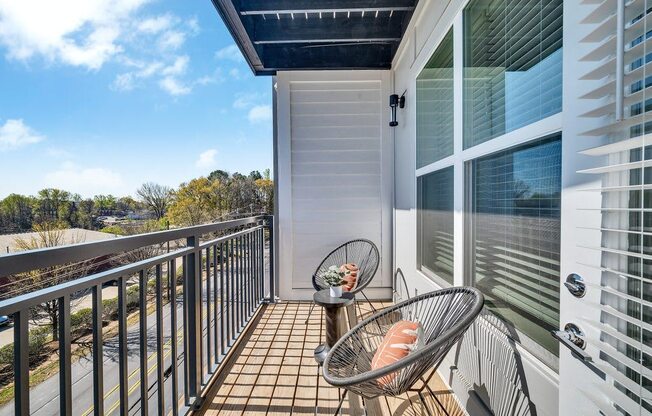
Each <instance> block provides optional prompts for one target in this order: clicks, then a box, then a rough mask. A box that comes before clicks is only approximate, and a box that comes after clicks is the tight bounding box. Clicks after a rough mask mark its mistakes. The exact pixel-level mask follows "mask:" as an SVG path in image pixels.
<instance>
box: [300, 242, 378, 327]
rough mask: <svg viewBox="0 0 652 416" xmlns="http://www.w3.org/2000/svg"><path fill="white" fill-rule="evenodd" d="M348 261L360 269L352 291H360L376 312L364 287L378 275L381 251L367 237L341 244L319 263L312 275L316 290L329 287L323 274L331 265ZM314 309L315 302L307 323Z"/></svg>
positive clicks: (338, 264)
mask: <svg viewBox="0 0 652 416" xmlns="http://www.w3.org/2000/svg"><path fill="white" fill-rule="evenodd" d="M346 263H355V264H356V265H357V266H358V268H359V270H358V280H357V285H356V287H355V288H354V289H353V290H352V291H351V293H353V294H354V295H355V294H358V293H360V294H361V295H362V296H364V298H365V299H366V300H367V302H369V305H370V306H371V309H372V310H373V312H374V313H375V312H376V309H375V308H374V307H373V305H372V304H371V301H369V298H367V296H366V295H365V294H364V292H363V290H364V288H366V287H367V285H369V283H371V280H372V279H373V277H374V276H375V275H376V271H378V266H379V265H380V252H379V251H378V247H376V245H375V244H374V243H373V242H371V241H369V240H365V239H357V240H352V241H349V242H346V243H344V244H342V245H341V246H339V247H337V248H336V249H335V250H333V251H331V252H330V253H329V254H328V255H327V256H326V257H325V258H324V260H322V262H321V263H320V264H319V266H318V267H317V269H316V270H315V273H313V275H312V286H313V287H314V288H315V290H317V291H319V290H323V289H328V285H327V284H326V282H324V280H323V279H322V278H321V276H322V275H323V274H324V273H325V272H326V271H327V270H328V268H329V267H330V266H338V267H339V266H341V265H343V264H346ZM313 309H315V303H314V302H313V304H312V305H311V306H310V311H309V312H308V318H306V324H308V320H309V319H310V315H311V314H312V311H313Z"/></svg>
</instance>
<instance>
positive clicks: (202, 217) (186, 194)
mask: <svg viewBox="0 0 652 416" xmlns="http://www.w3.org/2000/svg"><path fill="white" fill-rule="evenodd" d="M218 185H219V184H217V183H215V182H213V181H211V180H209V179H208V178H203V177H202V178H198V179H193V180H191V181H190V182H188V183H183V184H181V186H179V190H177V191H176V192H175V193H174V199H173V202H172V204H171V205H170V210H169V212H168V217H169V218H170V222H172V223H173V224H176V225H183V226H189V225H198V224H203V223H206V222H208V221H210V220H213V219H215V218H216V216H217V215H219V213H218V211H219V208H218V205H219V203H218V202H219V201H218V200H217V197H216V192H215V187H216V186H218Z"/></svg>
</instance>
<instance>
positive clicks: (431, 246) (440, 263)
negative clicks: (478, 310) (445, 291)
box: [417, 166, 453, 285]
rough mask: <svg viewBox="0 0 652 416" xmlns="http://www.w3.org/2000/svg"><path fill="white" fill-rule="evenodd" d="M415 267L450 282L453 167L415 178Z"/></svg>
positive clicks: (451, 265)
mask: <svg viewBox="0 0 652 416" xmlns="http://www.w3.org/2000/svg"><path fill="white" fill-rule="evenodd" d="M418 189H419V193H418V207H419V208H418V210H419V211H418V216H417V217H418V225H417V227H418V233H419V235H418V240H417V241H418V244H417V245H418V247H417V250H418V252H419V256H418V263H419V264H418V267H419V270H421V271H423V272H425V273H426V274H428V275H431V276H433V275H434V276H437V277H439V278H441V279H443V280H444V281H445V282H447V283H449V284H451V285H452V284H453V167H452V166H451V167H449V168H445V169H442V170H440V171H437V172H433V173H430V174H428V175H424V176H421V177H419V179H418Z"/></svg>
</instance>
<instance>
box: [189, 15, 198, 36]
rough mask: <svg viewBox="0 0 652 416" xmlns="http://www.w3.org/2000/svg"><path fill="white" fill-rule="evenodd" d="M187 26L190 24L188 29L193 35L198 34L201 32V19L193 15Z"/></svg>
mask: <svg viewBox="0 0 652 416" xmlns="http://www.w3.org/2000/svg"><path fill="white" fill-rule="evenodd" d="M186 26H188V29H189V30H190V32H191V33H192V34H193V35H196V34H197V33H199V30H200V29H199V21H198V20H197V17H193V18H192V19H188V21H186Z"/></svg>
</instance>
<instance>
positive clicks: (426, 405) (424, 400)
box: [419, 390, 432, 416]
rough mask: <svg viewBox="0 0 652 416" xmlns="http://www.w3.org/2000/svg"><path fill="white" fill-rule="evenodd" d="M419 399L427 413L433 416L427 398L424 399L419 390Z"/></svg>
mask: <svg viewBox="0 0 652 416" xmlns="http://www.w3.org/2000/svg"><path fill="white" fill-rule="evenodd" d="M419 398H420V399H421V404H423V407H425V408H426V413H428V416H432V413H430V409H429V408H428V403H427V402H426V398H425V397H423V393H421V390H419Z"/></svg>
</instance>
